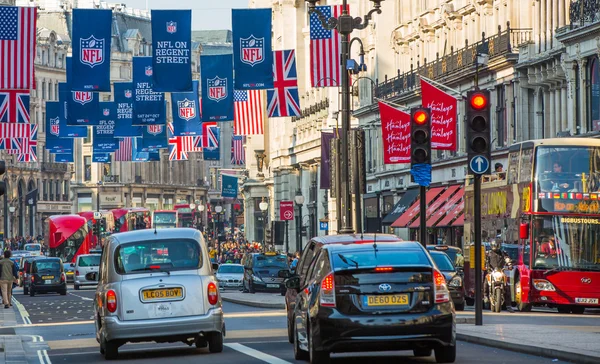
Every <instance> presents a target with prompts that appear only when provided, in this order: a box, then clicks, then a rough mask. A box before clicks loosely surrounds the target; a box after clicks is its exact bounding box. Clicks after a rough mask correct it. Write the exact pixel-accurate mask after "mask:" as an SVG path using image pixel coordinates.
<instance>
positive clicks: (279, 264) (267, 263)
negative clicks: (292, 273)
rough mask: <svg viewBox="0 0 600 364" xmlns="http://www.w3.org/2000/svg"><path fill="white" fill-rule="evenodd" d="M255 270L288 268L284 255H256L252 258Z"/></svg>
mask: <svg viewBox="0 0 600 364" xmlns="http://www.w3.org/2000/svg"><path fill="white" fill-rule="evenodd" d="M254 267H255V268H284V269H286V268H288V264H287V257H286V256H285V255H273V256H266V255H257V256H255V257H254Z"/></svg>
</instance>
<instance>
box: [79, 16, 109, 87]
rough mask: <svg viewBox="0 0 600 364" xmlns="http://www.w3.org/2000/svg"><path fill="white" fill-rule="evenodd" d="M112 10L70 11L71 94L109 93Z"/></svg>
mask: <svg viewBox="0 0 600 364" xmlns="http://www.w3.org/2000/svg"><path fill="white" fill-rule="evenodd" d="M111 29H112V10H110V9H108V10H106V9H73V39H72V43H71V44H72V47H73V77H72V78H70V86H71V90H72V91H96V92H98V91H103V92H110V47H111V41H112V37H111Z"/></svg>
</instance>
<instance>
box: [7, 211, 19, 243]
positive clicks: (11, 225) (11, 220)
mask: <svg viewBox="0 0 600 364" xmlns="http://www.w3.org/2000/svg"><path fill="white" fill-rule="evenodd" d="M16 210H17V209H16V208H15V207H14V206H11V207H9V208H8V211H10V229H6V230H7V234H6V237H7V238H10V237H11V236H12V227H13V224H14V222H15V221H14V220H15V211H16ZM8 232H10V233H11V234H8Z"/></svg>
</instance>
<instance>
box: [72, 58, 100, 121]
mask: <svg viewBox="0 0 600 364" xmlns="http://www.w3.org/2000/svg"><path fill="white" fill-rule="evenodd" d="M66 66H67V67H66V68H67V89H72V87H71V81H72V80H73V79H74V78H75V76H74V75H73V59H72V58H71V57H67V60H66ZM99 100H100V95H99V94H97V93H95V92H92V91H72V92H71V95H70V96H69V97H68V98H67V111H68V112H67V125H75V126H77V125H86V126H87V125H98V120H97V119H95V118H96V117H97V116H98V102H99Z"/></svg>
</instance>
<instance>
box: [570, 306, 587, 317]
mask: <svg viewBox="0 0 600 364" xmlns="http://www.w3.org/2000/svg"><path fill="white" fill-rule="evenodd" d="M584 312H585V307H581V306H571V313H575V314H578V315H582V314H583V313H584Z"/></svg>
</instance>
